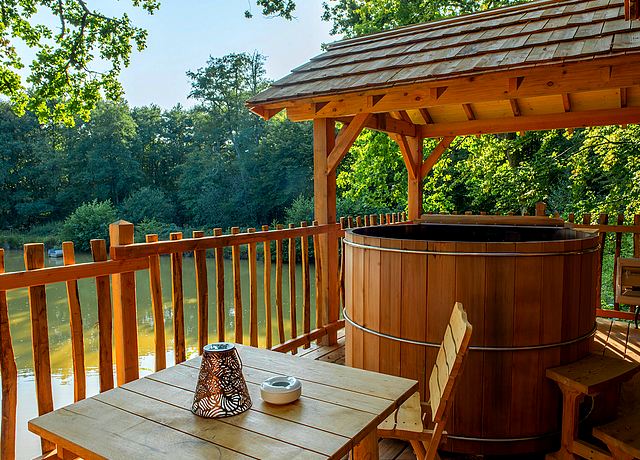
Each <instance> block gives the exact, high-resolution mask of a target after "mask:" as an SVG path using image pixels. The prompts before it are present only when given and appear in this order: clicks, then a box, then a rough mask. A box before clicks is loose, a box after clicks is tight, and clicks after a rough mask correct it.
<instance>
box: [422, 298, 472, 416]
mask: <svg viewBox="0 0 640 460" xmlns="http://www.w3.org/2000/svg"><path fill="white" fill-rule="evenodd" d="M471 331H472V327H471V324H469V321H468V320H467V314H466V313H465V311H464V309H463V307H462V304H461V303H459V302H456V304H455V305H454V307H453V312H452V313H451V318H450V320H449V324H448V325H447V329H446V330H445V335H444V340H443V342H442V344H441V345H440V349H439V350H438V355H437V357H436V364H435V366H434V367H433V370H432V371H431V376H430V378H429V392H430V396H431V414H432V420H433V421H434V422H441V421H443V418H444V416H445V413H446V409H447V406H448V405H449V403H450V401H449V399H450V396H451V394H452V392H453V389H454V386H455V383H456V379H457V376H458V374H459V373H460V369H461V367H462V362H463V358H464V356H465V354H466V353H467V350H468V348H469V341H470V340H471Z"/></svg>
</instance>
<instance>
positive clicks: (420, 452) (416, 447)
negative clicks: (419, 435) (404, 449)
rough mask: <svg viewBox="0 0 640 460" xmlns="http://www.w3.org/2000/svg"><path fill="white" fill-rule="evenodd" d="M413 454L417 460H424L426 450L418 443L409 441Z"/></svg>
mask: <svg viewBox="0 0 640 460" xmlns="http://www.w3.org/2000/svg"><path fill="white" fill-rule="evenodd" d="M410 442H411V447H413V452H414V453H415V454H416V457H417V459H418V460H424V459H425V458H426V456H427V450H426V449H425V448H424V446H423V445H422V443H421V442H420V441H410Z"/></svg>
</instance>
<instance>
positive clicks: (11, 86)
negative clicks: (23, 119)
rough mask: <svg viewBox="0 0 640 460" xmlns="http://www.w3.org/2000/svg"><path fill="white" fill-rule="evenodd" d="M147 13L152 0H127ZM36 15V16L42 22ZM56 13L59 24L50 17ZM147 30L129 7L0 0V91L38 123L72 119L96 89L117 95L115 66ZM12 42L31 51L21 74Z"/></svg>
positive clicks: (141, 43)
mask: <svg viewBox="0 0 640 460" xmlns="http://www.w3.org/2000/svg"><path fill="white" fill-rule="evenodd" d="M131 3H132V4H133V6H135V7H139V8H141V9H143V10H145V11H147V12H148V13H153V12H154V11H155V10H156V9H157V8H158V7H159V3H158V1H157V0H131ZM40 21H41V22H40ZM56 21H57V26H55V27H54V26H51V25H49V24H51V23H54V22H56ZM146 39H147V32H146V30H144V29H141V28H139V27H136V26H135V25H134V24H133V23H132V22H131V19H130V18H129V16H128V15H127V14H122V15H121V16H120V17H114V16H107V15H105V14H103V13H101V12H100V11H99V10H97V9H95V8H92V7H91V6H90V5H89V3H88V0H2V2H1V4H0V56H1V59H0V94H3V95H5V96H7V97H9V98H10V100H11V102H12V104H13V107H14V109H15V110H16V112H17V113H19V114H23V113H24V112H25V110H29V111H30V112H32V113H33V114H35V116H36V117H37V118H38V120H39V121H40V122H41V123H44V122H46V121H55V122H62V123H64V124H66V125H72V124H73V123H74V121H75V120H76V117H80V118H81V119H83V120H87V119H88V118H89V114H90V112H91V110H93V108H94V107H95V106H96V103H97V102H98V100H99V99H100V98H101V96H102V95H104V96H106V97H107V98H108V99H111V100H117V99H118V98H120V97H121V95H122V87H121V85H120V83H119V81H118V77H119V75H120V71H121V70H122V68H123V67H126V66H128V65H129V61H130V57H131V53H132V51H133V49H134V48H135V49H137V50H139V51H141V50H143V49H144V48H145V46H146ZM18 42H21V43H24V44H26V45H27V46H28V47H29V48H31V49H32V50H33V51H34V52H35V58H34V60H33V61H32V62H31V63H30V64H29V73H28V75H27V77H26V79H25V80H23V79H22V78H21V77H20V74H19V71H20V69H22V68H23V67H25V65H26V63H25V62H24V60H23V58H22V57H21V56H20V55H19V54H18V52H17V50H16V44H17V43H18Z"/></svg>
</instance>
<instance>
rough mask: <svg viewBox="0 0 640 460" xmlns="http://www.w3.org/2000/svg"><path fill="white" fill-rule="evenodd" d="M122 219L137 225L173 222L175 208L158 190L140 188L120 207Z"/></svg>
mask: <svg viewBox="0 0 640 460" xmlns="http://www.w3.org/2000/svg"><path fill="white" fill-rule="evenodd" d="M120 213H121V214H122V217H123V218H124V219H126V220H128V221H131V222H133V223H134V224H137V223H139V222H142V221H143V220H145V219H146V220H156V221H158V222H175V221H176V208H175V206H174V204H173V202H172V201H171V200H169V199H168V197H167V195H166V194H165V193H164V192H163V191H162V190H160V189H157V188H151V187H142V188H141V189H140V190H137V191H135V192H133V193H132V194H131V195H129V197H128V198H127V199H126V200H124V202H123V203H122V206H121V207H120Z"/></svg>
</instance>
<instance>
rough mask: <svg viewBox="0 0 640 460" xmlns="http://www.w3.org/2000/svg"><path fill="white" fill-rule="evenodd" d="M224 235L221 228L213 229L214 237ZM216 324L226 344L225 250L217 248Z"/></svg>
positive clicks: (222, 340) (221, 340)
mask: <svg viewBox="0 0 640 460" xmlns="http://www.w3.org/2000/svg"><path fill="white" fill-rule="evenodd" d="M220 235H222V229H221V228H214V229H213V236H220ZM215 253H216V322H217V327H218V342H224V340H225V339H224V336H225V333H224V332H225V331H224V329H225V327H224V326H225V325H224V322H225V308H224V248H216V249H215Z"/></svg>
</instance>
